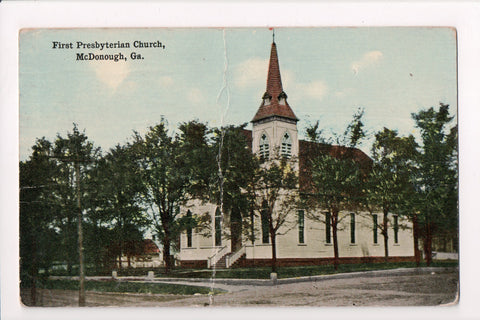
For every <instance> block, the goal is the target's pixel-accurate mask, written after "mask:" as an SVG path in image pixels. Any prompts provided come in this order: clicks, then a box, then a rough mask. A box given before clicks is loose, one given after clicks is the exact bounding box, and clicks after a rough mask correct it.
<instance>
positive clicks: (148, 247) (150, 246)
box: [143, 239, 160, 254]
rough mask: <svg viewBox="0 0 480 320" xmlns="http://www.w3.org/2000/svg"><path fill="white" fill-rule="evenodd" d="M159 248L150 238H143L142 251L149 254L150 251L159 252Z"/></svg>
mask: <svg viewBox="0 0 480 320" xmlns="http://www.w3.org/2000/svg"><path fill="white" fill-rule="evenodd" d="M159 252H160V249H158V246H157V245H156V244H155V242H153V240H151V239H144V240H143V253H144V254H151V253H159Z"/></svg>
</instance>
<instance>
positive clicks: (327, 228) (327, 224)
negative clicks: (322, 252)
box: [325, 212, 332, 243]
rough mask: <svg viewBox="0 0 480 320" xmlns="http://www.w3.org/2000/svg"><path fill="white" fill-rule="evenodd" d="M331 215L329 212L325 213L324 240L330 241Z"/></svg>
mask: <svg viewBox="0 0 480 320" xmlns="http://www.w3.org/2000/svg"><path fill="white" fill-rule="evenodd" d="M331 219H332V216H331V214H330V212H326V213H325V242H326V243H332V234H331V230H332V225H331Z"/></svg>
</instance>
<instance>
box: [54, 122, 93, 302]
mask: <svg viewBox="0 0 480 320" xmlns="http://www.w3.org/2000/svg"><path fill="white" fill-rule="evenodd" d="M53 151H54V154H53V156H50V157H51V158H54V159H57V161H59V162H61V163H62V164H64V169H65V170H64V171H65V172H66V173H67V174H68V175H69V176H70V174H69V173H70V166H71V165H72V164H73V170H74V171H73V177H74V178H75V182H74V183H73V184H74V186H75V191H76V192H75V196H74V197H72V198H74V199H75V202H76V210H75V211H76V212H77V217H76V220H77V241H78V261H79V278H80V285H79V287H80V289H79V299H78V304H79V306H85V269H84V268H85V265H84V245H83V237H84V236H83V226H82V224H83V219H84V217H83V211H84V209H85V208H84V207H82V199H83V198H84V197H86V196H88V195H89V191H90V195H91V189H90V190H88V189H89V188H88V187H87V188H84V189H82V186H81V181H82V177H88V173H89V171H90V170H91V167H92V165H91V164H92V163H94V162H95V161H96V160H97V159H98V157H99V156H100V149H99V148H95V147H94V145H93V143H92V142H90V141H88V137H87V136H86V135H85V133H80V131H79V130H78V128H77V125H76V124H74V126H73V132H72V133H68V134H67V138H66V139H65V138H62V137H61V136H60V135H58V136H57V140H56V141H55V148H54V150H53ZM70 177H71V176H70ZM66 182H67V183H68V185H67V186H66V188H65V190H67V192H68V190H69V186H71V185H72V182H73V181H71V180H70V179H67V180H66ZM70 217H71V214H70V213H67V221H68V222H70V221H69V220H70V219H69V218H70ZM69 226H70V224H69ZM72 251H73V250H72Z"/></svg>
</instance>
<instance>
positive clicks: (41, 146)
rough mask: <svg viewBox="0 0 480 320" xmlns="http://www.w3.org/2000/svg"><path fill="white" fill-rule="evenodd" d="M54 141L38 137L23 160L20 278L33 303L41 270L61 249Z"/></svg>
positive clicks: (50, 262)
mask: <svg viewBox="0 0 480 320" xmlns="http://www.w3.org/2000/svg"><path fill="white" fill-rule="evenodd" d="M51 150H52V144H51V142H50V141H48V140H46V139H45V138H42V139H37V141H36V143H35V145H34V146H33V153H32V155H31V156H30V158H29V159H28V160H26V161H22V162H20V279H21V286H22V287H27V288H28V287H29V288H30V295H31V301H32V305H35V304H36V287H37V281H38V279H39V270H40V269H41V268H42V269H44V270H47V272H48V268H49V267H50V266H51V264H52V262H53V260H54V259H55V257H57V255H58V252H56V248H57V246H56V245H55V244H58V242H59V239H58V236H59V235H58V233H57V232H55V228H54V227H53V220H54V215H53V214H52V213H54V212H55V211H57V210H58V204H57V203H56V201H55V199H54V197H53V196H52V195H53V192H52V191H53V190H54V188H55V172H56V170H57V168H56V164H55V162H54V161H53V160H52V159H51V158H50V157H49V155H50V153H51Z"/></svg>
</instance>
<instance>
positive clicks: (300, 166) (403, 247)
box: [176, 42, 414, 268]
mask: <svg viewBox="0 0 480 320" xmlns="http://www.w3.org/2000/svg"><path fill="white" fill-rule="evenodd" d="M298 121H299V119H298V118H297V117H296V115H295V113H294V112H293V110H292V108H291V107H290V105H289V104H288V102H287V94H286V93H285V91H284V90H283V86H282V80H281V75H280V67H279V60H278V54H277V46H276V44H275V42H273V43H272V46H271V53H270V62H269V68H268V75H267V87H266V92H265V94H264V95H263V97H262V101H261V104H260V107H259V108H258V111H257V112H256V114H255V115H254V117H253V119H252V120H251V123H252V130H251V131H250V130H248V131H245V134H246V136H247V141H248V143H249V144H250V147H251V150H252V152H254V153H255V154H257V155H258V156H259V157H262V158H263V159H267V161H268V159H271V158H272V157H273V156H274V153H275V152H277V153H280V156H283V157H286V158H290V159H292V162H293V164H292V168H293V170H296V171H297V173H298V178H299V189H298V190H296V191H295V192H297V193H298V194H300V192H302V190H306V189H308V187H309V184H310V183H311V176H310V160H309V153H310V151H311V150H316V151H317V153H318V152H321V153H322V154H328V155H330V156H332V157H336V156H338V155H340V154H344V153H345V152H347V151H348V152H350V154H351V156H352V157H353V158H354V160H355V161H356V162H358V163H359V164H360V166H363V167H367V168H368V167H369V166H370V167H371V164H372V160H371V159H370V158H369V157H368V156H367V155H366V154H365V153H364V152H362V151H361V150H359V149H354V148H347V147H342V146H334V145H327V144H319V143H314V142H308V141H303V140H299V139H298V130H297V122H298ZM293 159H295V160H293ZM308 210H317V211H319V212H318V215H320V216H321V215H324V216H325V219H323V220H321V219H315V220H314V219H310V218H309V214H307V212H308ZM182 211H185V212H184V213H183V214H186V215H192V214H203V213H204V212H208V213H209V215H210V222H211V228H209V231H210V233H209V234H206V233H205V231H204V230H203V231H202V230H196V229H195V228H192V229H188V230H186V231H185V232H183V233H182V234H181V237H180V247H179V252H178V254H177V256H176V259H177V262H178V264H179V265H180V266H181V267H187V268H188V267H195V268H202V267H203V268H207V267H208V268H213V267H215V268H231V267H240V266H242V267H247V266H267V265H270V261H271V258H272V248H271V244H270V239H269V234H268V231H267V230H265V228H264V227H263V228H262V223H264V222H262V219H261V215H260V214H258V218H257V217H255V220H254V224H255V228H254V230H259V231H257V232H255V233H256V234H254V237H249V238H248V239H245V238H246V237H243V238H242V236H241V235H240V234H229V233H232V232H234V231H232V230H235V229H234V228H227V227H226V226H224V225H222V222H223V219H222V216H221V211H220V208H219V207H218V206H217V205H215V204H212V203H203V202H201V201H192V202H191V203H189V204H188V206H186V207H184V208H182ZM339 216H340V217H339V218H340V219H339V224H338V250H339V261H340V263H360V262H376V261H383V259H384V244H383V236H382V235H381V231H380V227H379V224H380V222H381V221H382V220H383V214H382V213H380V212H379V213H378V214H371V213H367V212H356V211H353V210H352V211H341V212H340V214H339ZM232 219H233V218H232ZM288 219H291V222H292V223H291V224H290V225H291V226H293V227H289V228H286V227H285V228H283V229H282V228H280V230H279V231H280V232H279V235H278V236H277V238H276V252H277V264H278V265H279V266H289V265H318V264H329V263H332V261H333V258H334V252H333V235H332V228H331V224H330V219H329V218H328V212H326V210H320V209H310V208H304V209H297V210H296V212H294V213H292V214H289V216H288ZM227 229H228V230H227ZM225 234H229V236H225ZM388 236H389V248H388V249H389V257H390V258H389V260H390V261H413V258H414V246H413V233H412V228H411V224H410V223H409V222H408V221H405V220H404V219H402V218H401V217H398V216H396V215H395V214H390V215H389V228H388Z"/></svg>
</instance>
